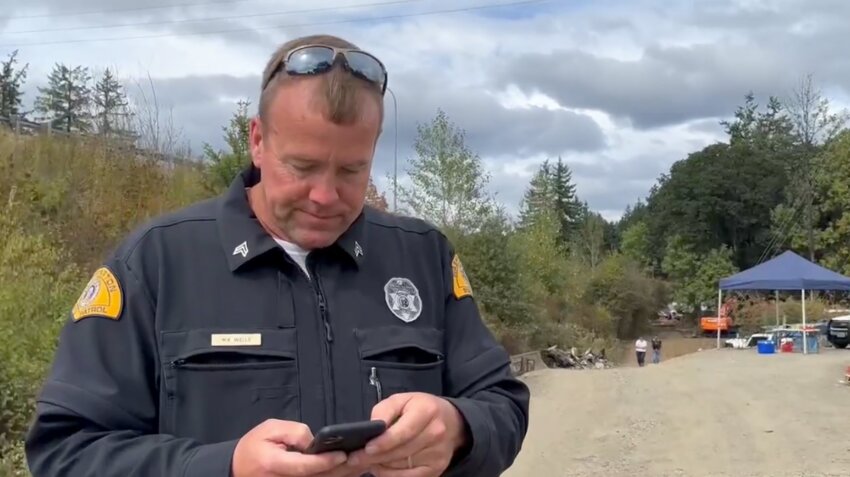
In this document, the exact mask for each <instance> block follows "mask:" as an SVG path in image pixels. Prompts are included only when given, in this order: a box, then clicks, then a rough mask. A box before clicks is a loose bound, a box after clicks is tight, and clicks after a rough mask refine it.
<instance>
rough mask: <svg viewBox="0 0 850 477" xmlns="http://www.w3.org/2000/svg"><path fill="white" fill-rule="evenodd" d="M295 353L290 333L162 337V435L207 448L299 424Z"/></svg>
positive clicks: (218, 332)
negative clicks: (282, 424)
mask: <svg viewBox="0 0 850 477" xmlns="http://www.w3.org/2000/svg"><path fill="white" fill-rule="evenodd" d="M296 349H297V344H296V337H295V330H294V329H259V330H244V329H243V330H232V329H230V330H213V329H199V330H191V331H186V332H166V333H163V335H162V355H163V359H162V363H163V364H162V366H163V373H162V376H163V377H164V386H163V390H164V392H163V393H162V395H161V399H162V406H161V409H162V412H161V416H160V425H161V427H162V428H163V432H165V433H168V434H171V435H175V436H178V437H190V438H193V439H196V440H198V441H200V442H201V443H213V442H221V441H225V440H230V439H237V438H239V437H241V436H242V435H244V434H245V433H246V432H247V431H249V430H251V429H252V428H253V427H254V426H256V425H257V424H260V423H261V422H263V421H264V420H266V419H270V418H275V419H282V420H291V421H299V420H300V411H299V410H300V403H299V393H298V370H297V366H296V360H295V358H296Z"/></svg>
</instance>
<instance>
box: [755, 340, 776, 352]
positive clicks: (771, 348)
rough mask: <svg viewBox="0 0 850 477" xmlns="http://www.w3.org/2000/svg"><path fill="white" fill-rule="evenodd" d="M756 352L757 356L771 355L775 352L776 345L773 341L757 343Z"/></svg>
mask: <svg viewBox="0 0 850 477" xmlns="http://www.w3.org/2000/svg"><path fill="white" fill-rule="evenodd" d="M758 352H759V354H773V353H775V352H776V345H775V344H774V343H773V341H767V340H764V341H759V343H758Z"/></svg>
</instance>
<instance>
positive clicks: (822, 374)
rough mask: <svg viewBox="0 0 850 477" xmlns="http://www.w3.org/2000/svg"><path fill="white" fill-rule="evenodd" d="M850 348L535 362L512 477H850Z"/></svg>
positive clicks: (527, 376) (729, 351) (725, 350)
mask: <svg viewBox="0 0 850 477" xmlns="http://www.w3.org/2000/svg"><path fill="white" fill-rule="evenodd" d="M848 365H850V351H841V350H834V349H827V348H824V349H821V352H820V353H819V354H810V355H807V356H803V355H801V354H796V353H795V354H787V353H786V354H776V355H759V354H757V353H756V352H755V350H731V349H724V350H713V349H712V350H708V351H701V352H698V353H694V354H689V355H685V356H681V357H678V358H675V359H671V360H669V361H665V362H662V363H661V364H659V365H648V366H647V367H645V368H637V367H624V368H619V369H611V370H591V371H570V370H557V369H552V370H538V371H535V372H532V373H529V374H527V375H526V376H525V377H524V379H525V381H526V382H527V383H528V384H529V386H530V387H531V392H532V401H531V422H530V427H529V434H528V438H527V439H526V441H525V444H524V446H523V450H522V452H521V453H520V455H519V457H518V458H517V460H516V462H515V464H514V466H513V467H512V468H511V469H509V470H508V472H507V473H506V474H504V475H505V477H550V476H551V477H560V476H601V477H609V476H610V477H614V476H628V477H637V476H641V477H643V476H647V477H656V476H658V477H662V476H711V477H714V476H718V477H720V476H735V477H738V476H740V477H746V476H754V477H758V476H765V477H768V476H769V477H780V476H783V477H784V476H807V477H808V476H812V477H815V476H838V475H843V476H847V475H850V387H848V386H844V385H841V384H839V383H838V381H839V379H841V378H842V377H843V375H844V370H845V369H846V368H847V366H848Z"/></svg>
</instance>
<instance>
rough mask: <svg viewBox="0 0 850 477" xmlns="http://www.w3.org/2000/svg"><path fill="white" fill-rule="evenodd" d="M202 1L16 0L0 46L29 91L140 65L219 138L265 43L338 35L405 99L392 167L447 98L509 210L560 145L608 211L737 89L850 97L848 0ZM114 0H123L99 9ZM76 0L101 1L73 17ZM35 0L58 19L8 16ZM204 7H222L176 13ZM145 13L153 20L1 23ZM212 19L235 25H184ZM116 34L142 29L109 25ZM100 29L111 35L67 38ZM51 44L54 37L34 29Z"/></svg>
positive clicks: (35, 10) (381, 173)
mask: <svg viewBox="0 0 850 477" xmlns="http://www.w3.org/2000/svg"><path fill="white" fill-rule="evenodd" d="M198 1H199V2H200V4H199V5H196V6H183V7H173V8H156V9H155V8H150V7H148V6H145V5H140V4H139V3H138V2H137V1H135V0H132V1H131V0H110V1H107V0H79V1H75V2H66V1H63V0H31V1H30V2H29V3H27V4H26V6H25V4H24V2H16V3H14V4H12V5H11V6H12V7H13V8H15V9H16V10H14V11H12V12H11V13H9V15H10V17H4V18H3V19H0V55H4V56H5V54H6V52H8V51H11V49H13V48H15V47H16V46H17V47H19V49H20V59H21V60H22V61H24V62H28V63H29V64H30V74H29V81H30V83H31V84H30V85H29V86H28V89H29V90H30V91H34V88H35V85H37V84H39V83H41V82H43V81H44V78H45V77H46V76H47V74H48V72H49V71H50V69H51V68H52V66H53V64H54V63H56V62H64V63H66V64H81V65H87V66H90V67H93V68H103V67H106V66H109V67H112V68H115V69H117V71H118V72H119V74H120V75H121V76H124V77H128V76H129V77H131V78H137V79H142V78H145V77H147V75H148V74H150V75H151V76H152V77H153V78H154V81H155V85H157V87H158V88H161V92H162V96H163V100H164V101H166V102H167V104H166V105H165V106H166V107H167V106H169V105H171V106H174V108H175V120H177V121H178V123H181V122H182V124H179V125H180V126H182V127H184V130H185V131H186V132H187V134H188V135H189V136H190V137H189V139H191V140H192V141H193V147H194V149H195V150H198V149H199V146H200V143H201V142H202V141H209V142H213V143H215V142H216V141H220V131H221V130H220V127H221V126H222V125H223V124H224V123H226V121H227V120H228V116H229V114H230V112H231V111H232V110H233V106H234V105H233V103H235V101H236V99H238V98H242V97H249V98H253V97H255V96H256V94H257V91H256V89H257V88H258V76H259V74H260V72H261V71H262V69H263V67H264V65H265V62H266V61H267V59H268V57H269V56H270V55H271V53H272V51H273V49H274V48H275V46H276V45H277V44H279V43H281V42H283V41H286V40H288V39H290V38H291V37H293V36H296V35H301V34H307V33H316V32H328V33H334V34H338V35H340V36H343V37H346V38H348V39H350V40H352V41H354V42H355V43H358V44H359V45H360V46H362V47H364V48H366V49H368V50H371V51H373V52H374V53H376V54H377V55H379V56H380V57H381V58H382V59H383V61H384V62H385V63H386V64H387V66H388V68H389V71H390V85H391V88H392V89H393V91H394V92H395V93H396V94H397V96H398V103H399V120H400V123H401V124H400V125H399V141H400V143H399V156H398V157H399V161H400V164H399V170H400V171H402V172H403V171H404V169H405V164H406V159H407V158H408V157H409V156H410V154H411V153H412V152H411V148H410V146H411V142H412V138H413V135H414V134H415V126H416V124H417V123H423V122H427V121H428V120H430V119H431V118H432V117H433V115H434V114H435V112H436V109H437V108H443V109H446V110H447V111H449V113H450V117H451V119H453V120H454V121H455V122H456V123H457V124H458V126H460V127H462V128H464V129H465V130H467V131H468V132H469V139H470V141H471V143H473V144H474V145H475V147H476V149H478V150H479V151H481V153H482V156H483V159H484V161H485V164H486V165H487V167H488V168H489V170H490V171H491V173H492V177H493V179H492V190H493V191H494V192H498V195H499V197H500V199H501V200H502V201H503V202H504V203H505V205H506V206H507V207H508V208H509V210H513V211H515V210H517V208H518V206H519V199H520V197H521V196H522V193H523V190H524V188H525V186H526V184H527V180H528V179H529V178H530V176H531V174H532V173H533V171H534V168H535V167H536V166H537V165H538V164H539V163H540V162H541V161H543V160H544V159H546V158H554V157H556V156H557V155H558V154H560V156H561V157H562V158H563V159H564V160H565V161H567V162H568V163H569V164H570V166H571V167H572V168H573V169H574V174H573V178H574V180H575V182H576V184H577V189H578V192H579V194H580V195H581V197H582V198H583V199H586V200H588V202H589V203H590V205H591V207H593V208H594V209H596V210H598V211H600V212H602V213H603V214H604V215H605V216H606V217H609V218H614V217H616V216H617V215H618V214H619V213H620V212H621V211H622V210H623V209H624V208H625V206H626V205H627V204H630V203H634V202H635V201H636V200H637V199H638V198H640V197H643V196H645V195H646V194H647V193H648V190H649V187H650V186H651V185H652V184H653V182H654V181H655V179H656V178H657V177H658V175H659V174H661V173H663V172H666V171H667V170H668V169H669V166H670V165H671V163H672V162H674V161H676V160H679V159H682V158H684V157H685V156H686V155H687V154H688V153H689V152H692V151H694V150H697V149H699V148H701V147H704V146H705V145H707V144H710V143H711V142H713V141H716V140H719V139H722V130H721V128H719V127H718V126H717V123H718V121H719V120H720V116H728V115H731V114H732V112H733V110H734V109H733V108H734V106H735V105H736V104H739V103H740V101H741V100H742V98H743V96H744V94H745V93H746V92H747V90H750V89H752V90H753V91H755V92H756V93H757V95H759V96H764V95H767V94H778V95H785V94H787V93H788V92H789V85H792V84H793V83H794V81H795V80H796V79H798V78H799V77H800V76H802V75H803V74H805V73H808V72H813V73H814V74H815V79H816V81H817V82H818V84H819V85H820V86H821V87H822V88H823V90H824V92H825V93H826V94H827V95H828V96H829V97H830V99H832V100H833V101H834V103H835V104H836V105H839V106H848V105H850V63H848V62H847V61H846V60H845V57H846V52H845V51H844V49H843V46H842V45H843V44H844V43H846V41H845V40H846V38H847V36H848V34H850V22H847V21H846V18H848V16H850V2H846V1H845V0H771V1H768V0H760V1H749V0H694V1H689V2H670V1H668V0H609V1H605V2H600V1H595V0H570V1H569V2H561V1H550V2H543V3H540V4H538V5H529V6H526V7H513V8H512V9H510V10H505V9H497V10H488V11H478V12H462V13H451V14H435V15H419V16H409V17H405V18H396V19H385V20H380V19H378V20H373V21H368V22H365V21H354V22H347V23H344V22H340V23H333V22H338V21H348V20H351V19H353V18H366V17H372V18H376V17H388V16H394V15H411V14H419V13H425V12H429V11H434V10H444V9H459V8H465V7H470V6H475V5H482V4H488V3H489V4H492V3H496V0H428V1H407V2H398V3H395V4H391V5H383V6H381V5H377V3H381V2H380V1H378V0H376V1H369V0H321V2H320V3H314V2H310V3H309V4H306V3H305V2H298V1H295V0H286V1H271V0H241V1H232V2H224V1H209V0H207V1H202V0H198ZM503 1H504V0H503ZM180 3H184V1H183V0H180ZM367 4H368V5H367ZM358 5H360V7H359V8H350V7H352V6H358ZM363 5H366V6H363ZM154 6H155V5H154ZM128 8H131V9H133V10H129V11H128V10H126V9H128ZM117 9H125V11H109V12H107V10H117ZM305 10H311V11H310V12H305ZM80 11H100V12H102V13H101V14H97V15H76V16H74V15H69V14H70V13H73V12H80ZM298 12H301V13H298ZM4 13H5V12H4ZM44 13H48V14H53V15H55V16H52V17H40V18H23V19H22V18H17V19H16V18H15V15H18V16H20V15H32V14H44ZM544 13H545V15H544ZM211 17H227V18H229V19H228V20H219V21H216V22H182V23H176V22H175V21H182V20H187V19H198V18H211ZM150 22H153V23H156V24H155V25H151V26H147V27H143V26H135V27H124V28H110V29H86V30H73V31H53V32H50V31H48V32H39V33H30V34H16V33H13V32H15V31H22V30H51V29H53V30H55V29H59V28H77V27H90V26H108V25H117V24H126V23H150ZM216 30H241V31H237V32H231V33H227V34H213V35H186V34H187V33H197V32H208V31H216ZM160 36H162V37H160ZM127 37H154V38H140V39H127V40H120V39H118V38H127ZM98 38H101V39H103V38H113V40H109V41H98V42H74V41H76V40H89V39H98ZM45 42H55V43H52V44H49V45H38V44H32V43H45ZM27 44H29V45H27ZM556 52H559V53H558V54H555V53H556ZM533 55H536V57H534V56H533ZM529 58H534V59H535V61H530V60H529ZM496 72H499V73H498V74H496ZM517 84H520V85H524V86H525V87H523V88H522V89H520V87H517V86H516V85H517ZM532 85H533V86H537V87H538V88H540V89H539V90H537V92H535V90H534V89H532V88H531V86H532ZM540 91H545V93H544V92H540ZM31 96H32V95H30V96H29V97H28V99H30V100H31V99H32V98H31ZM387 104H388V108H390V109H389V110H390V111H391V108H392V106H391V102H390V101H389V100H388V102H387ZM391 117H392V116H391V115H388V121H389V120H390V118H391ZM385 131H386V132H385V134H384V136H383V137H382V139H381V143H380V145H379V151H378V157H377V158H376V167H377V168H378V170H377V171H376V174H375V176H376V181H377V185H378V187H379V189H380V190H382V191H384V192H385V194H386V196H387V199H388V200H389V201H390V202H392V185H391V182H388V181H387V180H386V173H387V172H392V166H393V164H392V162H393V161H392V151H393V125H392V124H388V125H386V126H385ZM596 135H598V137H596ZM219 144H220V142H219ZM401 181H402V183H403V182H404V178H403V177H402V178H401Z"/></svg>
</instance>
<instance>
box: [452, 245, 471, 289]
mask: <svg viewBox="0 0 850 477" xmlns="http://www.w3.org/2000/svg"><path fill="white" fill-rule="evenodd" d="M452 282H454V286H453V288H454V294H455V298H457V299H458V300H460V299H461V298H463V297H465V296H472V285H470V283H469V278H467V276H466V271H465V270H464V269H463V264H462V263H460V257H458V255H457V254H455V256H454V258H452Z"/></svg>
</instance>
